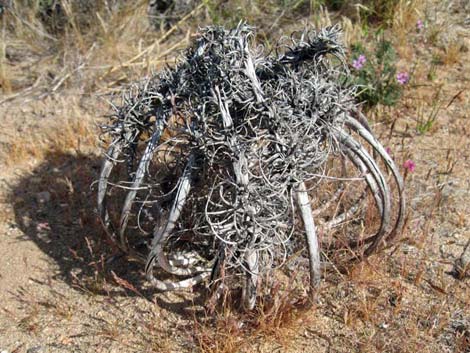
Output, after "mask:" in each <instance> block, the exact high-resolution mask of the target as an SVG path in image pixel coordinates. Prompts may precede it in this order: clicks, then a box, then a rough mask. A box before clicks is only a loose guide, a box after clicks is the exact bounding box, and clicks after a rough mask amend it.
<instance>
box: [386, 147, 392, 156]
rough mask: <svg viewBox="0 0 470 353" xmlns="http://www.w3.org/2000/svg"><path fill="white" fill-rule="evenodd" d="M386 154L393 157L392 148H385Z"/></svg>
mask: <svg viewBox="0 0 470 353" xmlns="http://www.w3.org/2000/svg"><path fill="white" fill-rule="evenodd" d="M385 152H387V154H388V155H389V156H391V155H392V149H391V148H390V147H387V148H385Z"/></svg>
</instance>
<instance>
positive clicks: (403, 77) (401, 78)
mask: <svg viewBox="0 0 470 353" xmlns="http://www.w3.org/2000/svg"><path fill="white" fill-rule="evenodd" d="M409 80H410V75H408V72H405V71H403V72H399V73H398V74H397V81H398V82H400V84H402V85H404V84H406V83H407V82H408V81H409Z"/></svg>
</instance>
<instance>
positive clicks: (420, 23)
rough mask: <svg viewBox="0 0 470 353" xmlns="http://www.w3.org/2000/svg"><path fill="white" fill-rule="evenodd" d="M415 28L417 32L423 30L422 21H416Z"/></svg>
mask: <svg viewBox="0 0 470 353" xmlns="http://www.w3.org/2000/svg"><path fill="white" fill-rule="evenodd" d="M416 28H417V29H418V31H421V30H422V29H423V28H424V22H423V21H422V20H418V21H417V22H416Z"/></svg>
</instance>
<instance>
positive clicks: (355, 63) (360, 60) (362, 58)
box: [352, 54, 367, 70]
mask: <svg viewBox="0 0 470 353" xmlns="http://www.w3.org/2000/svg"><path fill="white" fill-rule="evenodd" d="M366 61H367V59H366V56H365V55H363V54H361V55H359V57H358V58H357V59H356V60H353V63H352V66H353V67H354V68H355V69H356V70H360V69H362V67H363V66H364V64H365V63H366Z"/></svg>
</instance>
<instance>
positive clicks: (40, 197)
mask: <svg viewBox="0 0 470 353" xmlns="http://www.w3.org/2000/svg"><path fill="white" fill-rule="evenodd" d="M50 200H51V193H50V192H49V191H41V192H38V193H37V194H36V201H37V202H38V203H39V204H45V203H48V202H49V201H50Z"/></svg>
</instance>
